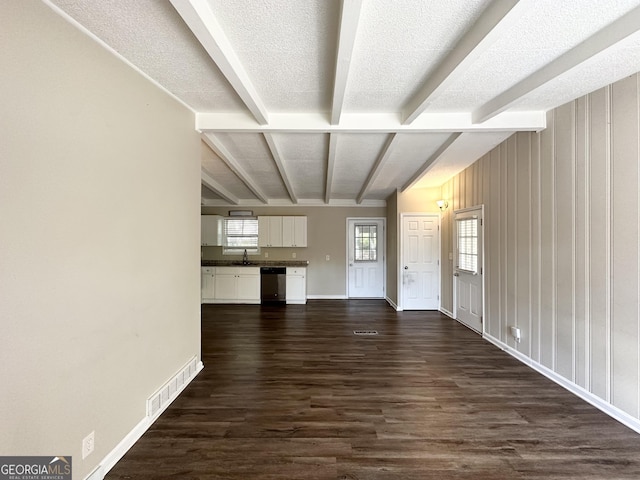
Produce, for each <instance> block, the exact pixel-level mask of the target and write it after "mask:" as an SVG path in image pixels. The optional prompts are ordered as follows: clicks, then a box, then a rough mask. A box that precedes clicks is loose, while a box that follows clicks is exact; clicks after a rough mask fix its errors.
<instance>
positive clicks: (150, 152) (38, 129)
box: [0, 0, 200, 479]
mask: <svg viewBox="0 0 640 480" xmlns="http://www.w3.org/2000/svg"><path fill="white" fill-rule="evenodd" d="M0 32H2V33H1V34H0V36H1V37H2V41H1V42H0V65H2V68H1V71H0V105H1V109H2V114H1V115H0V132H2V140H1V141H0V318H1V319H2V320H1V321H2V334H1V335H0V384H1V385H2V388H0V425H1V430H2V434H1V435H0V455H10V454H13V455H71V456H72V457H73V463H74V472H73V473H74V475H73V477H74V478H78V479H81V478H84V477H85V476H86V475H87V474H88V473H89V472H90V471H91V470H92V469H93V468H94V467H95V466H96V465H97V464H98V462H100V460H101V459H102V458H103V457H104V456H105V455H106V454H107V453H109V452H110V451H111V450H112V449H113V448H114V447H115V446H116V444H117V443H118V442H119V441H120V440H122V438H123V437H124V436H125V435H127V434H128V433H129V432H130V431H131V429H133V428H134V427H135V426H136V424H138V422H140V420H141V419H142V418H143V417H144V416H145V400H146V398H147V397H148V396H149V395H150V394H152V393H153V392H154V391H155V390H156V389H157V388H158V387H160V386H161V384H162V383H164V382H165V381H166V380H167V379H169V377H171V376H172V375H173V374H174V373H176V372H177V370H178V369H179V368H180V367H182V366H183V365H184V364H185V363H186V362H187V361H188V360H189V359H191V358H192V357H193V356H194V355H197V356H198V357H199V352H200V328H199V327H200V310H199V225H200V222H199V220H200V218H199V215H200V209H199V202H200V167H199V158H200V140H199V137H198V135H197V133H196V132H195V131H194V115H193V113H192V112H191V111H189V110H187V109H186V108H185V107H183V106H182V105H180V104H179V103H177V102H176V101H175V100H173V99H172V98H171V97H170V96H168V95H167V94H166V93H164V92H162V91H160V90H159V89H158V88H157V87H155V86H153V85H152V84H151V83H149V82H148V81H147V80H145V79H144V78H143V77H142V76H140V75H139V74H138V73H136V72H134V71H133V70H132V69H130V68H129V67H127V66H126V65H125V64H124V63H123V62H122V61H120V60H119V59H117V58H116V57H115V56H114V55H112V54H111V53H109V52H108V51H106V50H105V49H103V48H102V47H101V46H99V45H98V44H97V43H95V42H94V41H93V40H91V39H90V38H89V37H87V36H85V35H84V34H82V33H81V32H80V31H79V30H77V29H76V28H75V27H73V26H71V25H70V24H69V23H67V22H66V21H65V20H64V19H62V18H61V17H59V16H58V15H57V14H56V13H54V12H53V11H52V10H50V9H49V8H48V7H47V6H46V5H45V4H43V3H41V2H40V1H35V0H23V1H13V0H3V1H1V2H0ZM91 431H95V445H96V451H95V452H94V453H93V454H92V455H91V456H89V457H88V458H87V459H86V460H85V461H83V460H82V458H81V454H80V452H81V442H82V439H83V437H84V436H85V435H87V434H88V433H89V432H91Z"/></svg>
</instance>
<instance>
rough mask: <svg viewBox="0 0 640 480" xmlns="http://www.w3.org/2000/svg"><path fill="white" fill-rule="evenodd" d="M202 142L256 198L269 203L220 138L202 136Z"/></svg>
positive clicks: (210, 135)
mask: <svg viewBox="0 0 640 480" xmlns="http://www.w3.org/2000/svg"><path fill="white" fill-rule="evenodd" d="M202 141H203V142H204V143H205V144H206V145H207V147H209V148H210V149H211V150H212V151H213V153H215V154H216V155H217V156H218V157H220V159H221V160H222V161H223V162H224V163H225V164H226V165H227V167H229V168H230V169H231V171H232V172H233V173H235V175H236V176H237V177H238V178H239V179H240V181H242V183H244V184H245V185H246V186H247V188H248V189H249V190H251V192H252V193H253V194H254V195H255V196H256V198H257V199H258V200H260V201H261V202H262V203H267V202H268V200H267V196H266V195H265V194H264V192H263V191H262V190H261V189H260V187H259V186H258V184H257V183H256V182H255V181H254V180H253V179H252V178H251V176H250V175H249V174H248V173H247V172H246V170H245V169H244V168H242V166H241V165H240V163H238V161H237V160H236V159H235V158H234V157H233V155H231V153H230V152H229V151H228V150H227V148H226V147H225V146H224V145H223V144H222V142H221V141H220V139H219V138H217V137H216V136H215V135H212V134H209V135H204V134H203V135H202Z"/></svg>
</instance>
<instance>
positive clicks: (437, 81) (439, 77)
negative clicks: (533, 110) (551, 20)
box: [402, 0, 531, 125]
mask: <svg viewBox="0 0 640 480" xmlns="http://www.w3.org/2000/svg"><path fill="white" fill-rule="evenodd" d="M530 4H531V2H530V1H529V0H521V1H518V0H494V1H493V2H492V3H491V4H490V5H489V6H488V7H487V8H486V9H485V10H484V12H482V15H481V16H480V18H479V19H478V20H477V21H476V22H475V23H474V24H473V27H472V28H471V29H470V30H469V31H467V33H465V34H464V35H463V36H462V38H461V39H460V40H459V41H458V43H457V44H456V45H455V47H454V48H453V50H452V51H451V53H449V54H447V55H446V56H445V58H444V59H443V60H442V61H441V62H440V64H439V65H438V66H437V67H436V69H435V71H434V72H433V73H432V74H431V75H430V76H429V78H428V79H427V81H426V82H425V83H424V85H423V86H422V88H421V89H420V91H419V92H418V93H417V94H416V95H414V97H413V98H412V99H411V100H410V101H409V102H408V104H407V106H406V107H405V109H404V115H405V118H404V120H403V122H402V123H403V124H404V125H407V124H410V123H411V122H413V121H414V120H415V119H416V118H418V116H419V115H420V114H422V113H423V112H424V111H425V109H426V108H427V107H428V106H429V104H430V103H431V102H432V101H433V99H434V98H435V96H436V95H437V94H438V93H440V92H442V91H443V90H444V89H446V88H447V87H448V86H449V85H450V84H451V83H452V82H453V80H455V78H456V74H461V73H462V72H464V71H465V70H466V69H467V68H468V67H469V65H471V64H472V63H473V62H475V61H476V60H477V59H478V58H479V57H480V55H482V54H483V53H484V52H486V51H487V49H488V48H489V47H490V46H491V44H492V43H493V42H494V41H495V40H496V39H497V38H499V37H500V36H502V35H504V33H505V32H506V31H507V30H508V29H509V28H511V27H512V26H513V24H514V22H515V21H516V20H517V19H519V18H520V17H521V15H522V13H523V12H524V11H525V10H526V9H527V8H528V7H529V5H530Z"/></svg>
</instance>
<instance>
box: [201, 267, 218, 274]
mask: <svg viewBox="0 0 640 480" xmlns="http://www.w3.org/2000/svg"><path fill="white" fill-rule="evenodd" d="M215 268H216V267H202V268H201V271H202V273H215Z"/></svg>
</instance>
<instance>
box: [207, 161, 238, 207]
mask: <svg viewBox="0 0 640 480" xmlns="http://www.w3.org/2000/svg"><path fill="white" fill-rule="evenodd" d="M200 181H201V182H202V184H203V185H204V186H205V187H207V188H208V189H209V190H211V191H212V192H214V193H215V194H217V195H218V196H220V197H222V198H223V199H224V200H226V201H227V202H229V203H232V204H234V205H238V203H240V199H239V198H238V197H236V196H235V195H234V194H233V193H231V192H230V191H229V190H227V189H226V188H224V187H223V186H222V185H220V184H219V183H218V182H216V181H215V180H214V178H213V177H212V176H211V175H210V174H209V172H207V171H206V170H205V169H204V168H203V169H202V170H201V172H200Z"/></svg>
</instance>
